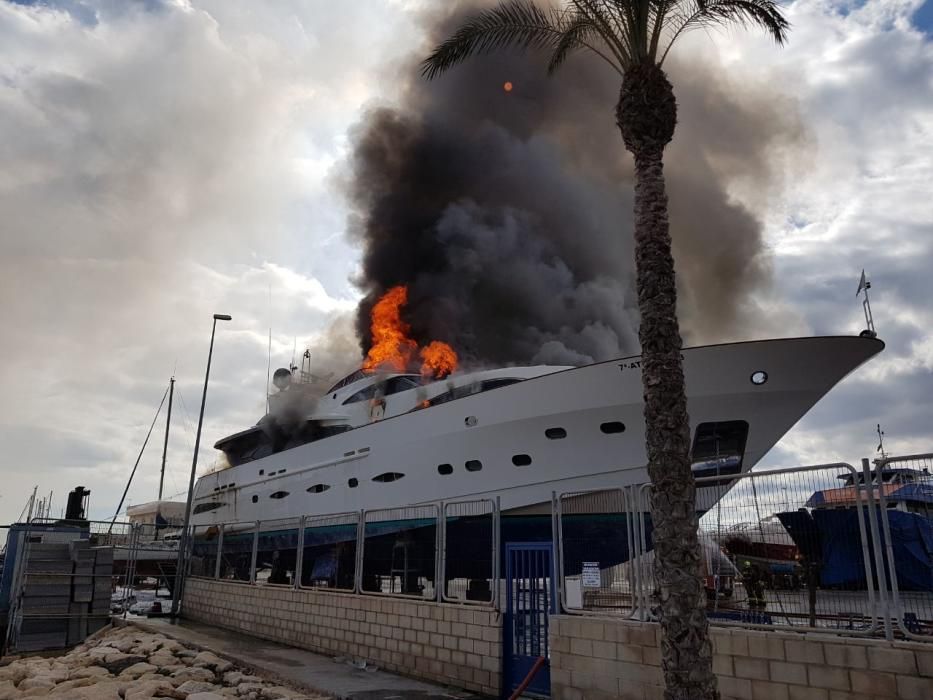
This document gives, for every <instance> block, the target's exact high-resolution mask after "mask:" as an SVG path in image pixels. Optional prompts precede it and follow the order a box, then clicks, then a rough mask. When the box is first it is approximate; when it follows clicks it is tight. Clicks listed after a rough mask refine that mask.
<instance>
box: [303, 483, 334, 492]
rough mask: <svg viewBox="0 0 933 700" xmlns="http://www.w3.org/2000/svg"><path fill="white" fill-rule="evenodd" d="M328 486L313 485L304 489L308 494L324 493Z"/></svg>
mask: <svg viewBox="0 0 933 700" xmlns="http://www.w3.org/2000/svg"><path fill="white" fill-rule="evenodd" d="M329 488H330V486H329V485H328V484H315V485H314V486H309V487H308V488H307V489H305V490H306V491H307V492H308V493H324V492H325V491H326V490H327V489H329Z"/></svg>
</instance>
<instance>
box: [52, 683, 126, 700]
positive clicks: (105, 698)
mask: <svg viewBox="0 0 933 700" xmlns="http://www.w3.org/2000/svg"><path fill="white" fill-rule="evenodd" d="M122 688H123V684H122V683H119V682H118V681H113V680H104V681H100V682H97V683H95V684H94V685H89V686H86V687H83V688H67V689H65V690H63V691H62V692H61V693H59V692H58V689H55V690H53V691H52V692H51V693H49V695H48V697H49V698H56V700H123V697H122V696H121V695H120V691H121V690H122Z"/></svg>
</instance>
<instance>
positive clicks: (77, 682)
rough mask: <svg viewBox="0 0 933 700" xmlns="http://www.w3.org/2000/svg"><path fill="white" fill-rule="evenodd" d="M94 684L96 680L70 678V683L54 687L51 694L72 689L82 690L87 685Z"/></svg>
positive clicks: (65, 682)
mask: <svg viewBox="0 0 933 700" xmlns="http://www.w3.org/2000/svg"><path fill="white" fill-rule="evenodd" d="M96 682H97V679H96V678H72V679H71V680H70V681H64V682H63V683H59V684H58V685H56V686H55V688H54V689H53V692H55V693H60V692H62V691H65V690H71V689H72V688H84V687H86V686H89V685H94V684H95V683H96Z"/></svg>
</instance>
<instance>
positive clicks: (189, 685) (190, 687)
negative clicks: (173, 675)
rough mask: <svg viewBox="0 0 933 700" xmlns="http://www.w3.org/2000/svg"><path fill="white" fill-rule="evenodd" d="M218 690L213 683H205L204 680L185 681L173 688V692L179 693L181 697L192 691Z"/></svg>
mask: <svg viewBox="0 0 933 700" xmlns="http://www.w3.org/2000/svg"><path fill="white" fill-rule="evenodd" d="M218 690H220V689H219V688H218V687H217V686H216V685H214V684H213V683H205V682H204V681H185V682H184V683H182V684H181V685H180V686H178V687H177V688H175V694H176V695H180V696H181V697H183V698H187V697H188V696H189V695H191V694H193V693H216V692H217V691H218Z"/></svg>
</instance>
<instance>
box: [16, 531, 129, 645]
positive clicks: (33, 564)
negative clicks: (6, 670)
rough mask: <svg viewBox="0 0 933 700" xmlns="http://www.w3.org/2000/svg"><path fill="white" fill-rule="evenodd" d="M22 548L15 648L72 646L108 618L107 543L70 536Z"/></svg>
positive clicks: (109, 553) (109, 556)
mask: <svg viewBox="0 0 933 700" xmlns="http://www.w3.org/2000/svg"><path fill="white" fill-rule="evenodd" d="M26 550H27V554H26V561H25V562H24V564H25V568H24V570H23V573H22V579H21V580H22V595H21V596H20V605H19V610H18V614H17V619H18V620H19V628H18V630H17V634H16V641H15V644H14V646H15V648H16V651H19V652H23V651H40V650H46V649H63V648H65V647H69V646H73V645H75V644H78V643H80V642H82V641H84V639H85V638H86V637H87V636H88V634H91V633H93V632H96V631H97V630H99V629H100V628H101V627H104V626H105V625H106V624H107V623H108V622H109V613H110V577H111V573H112V570H113V550H112V549H111V548H109V547H106V548H93V547H91V546H90V543H89V542H88V540H74V541H72V542H67V543H47V542H32V543H30V544H29V545H28V547H27V548H26Z"/></svg>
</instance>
